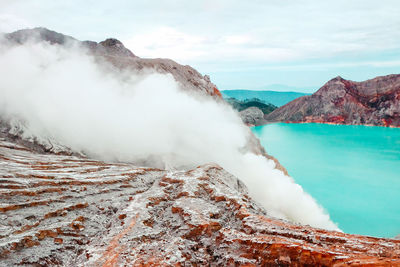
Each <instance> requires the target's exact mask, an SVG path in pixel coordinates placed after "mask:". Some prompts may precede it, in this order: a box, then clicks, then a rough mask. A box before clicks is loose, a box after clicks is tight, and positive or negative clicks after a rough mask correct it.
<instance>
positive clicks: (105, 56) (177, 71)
mask: <svg viewBox="0 0 400 267" xmlns="http://www.w3.org/2000/svg"><path fill="white" fill-rule="evenodd" d="M5 38H6V39H7V40H9V41H11V42H13V43H16V44H24V43H27V42H28V41H31V42H35V41H36V42H37V41H45V42H49V43H51V44H58V45H63V46H73V45H77V46H80V47H83V48H86V49H88V50H89V51H90V53H92V54H93V55H95V56H96V57H97V59H98V60H100V61H104V60H106V61H107V62H110V63H111V64H113V65H114V66H115V67H117V68H119V69H124V70H131V71H134V72H136V73H138V72H140V71H149V70H150V71H156V72H159V73H170V74H171V75H172V76H173V77H174V78H175V80H176V81H177V82H178V83H180V84H181V85H182V88H185V89H188V90H191V91H192V92H202V93H205V94H207V95H211V96H214V97H216V98H222V96H221V93H220V92H219V90H218V89H217V86H216V85H215V84H213V83H212V82H211V81H210V77H209V76H208V75H204V76H203V75H201V74H200V73H199V72H198V71H196V70H195V69H193V68H192V67H190V66H188V65H185V66H183V65H180V64H178V63H176V62H175V61H173V60H171V59H163V58H155V59H149V58H140V57H137V56H136V55H134V54H133V53H132V52H131V51H130V50H129V49H127V48H126V47H125V46H124V45H123V44H122V43H121V42H120V41H119V40H117V39H113V38H110V39H107V40H105V41H102V42H100V43H97V42H93V41H78V40H77V39H75V38H73V37H71V36H67V35H64V34H61V33H58V32H55V31H51V30H48V29H46V28H34V29H24V30H19V31H16V32H12V33H8V34H6V35H5Z"/></svg>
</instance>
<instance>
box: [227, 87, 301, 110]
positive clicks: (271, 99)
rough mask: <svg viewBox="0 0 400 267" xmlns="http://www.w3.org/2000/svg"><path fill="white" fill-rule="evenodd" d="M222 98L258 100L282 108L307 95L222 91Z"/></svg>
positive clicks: (297, 93)
mask: <svg viewBox="0 0 400 267" xmlns="http://www.w3.org/2000/svg"><path fill="white" fill-rule="evenodd" d="M221 93H222V96H223V97H224V98H229V97H233V98H236V99H238V100H246V99H252V98H258V99H260V100H262V101H264V102H267V103H271V104H273V105H275V106H278V107H280V106H283V105H285V104H287V103H289V102H290V101H292V100H294V99H296V98H298V97H301V96H305V95H308V94H306V93H299V92H277V91H256V90H223V91H221Z"/></svg>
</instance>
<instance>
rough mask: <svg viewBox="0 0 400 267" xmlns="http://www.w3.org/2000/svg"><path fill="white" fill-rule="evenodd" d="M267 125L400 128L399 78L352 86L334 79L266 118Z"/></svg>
mask: <svg viewBox="0 0 400 267" xmlns="http://www.w3.org/2000/svg"><path fill="white" fill-rule="evenodd" d="M266 120H268V121H288V122H320V123H337V124H366V125H378V126H393V127H399V126H400V75H388V76H382V77H376V78H374V79H371V80H367V81H364V82H353V81H349V80H345V79H343V78H341V77H336V78H334V79H332V80H330V81H329V82H327V83H326V84H325V85H324V86H323V87H321V88H320V89H319V90H318V91H317V92H316V93H314V94H313V95H311V96H303V97H300V98H297V99H295V100H293V101H292V102H290V103H288V104H286V105H285V106H282V107H280V108H279V109H277V110H275V111H273V112H272V113H270V114H268V115H267V116H266Z"/></svg>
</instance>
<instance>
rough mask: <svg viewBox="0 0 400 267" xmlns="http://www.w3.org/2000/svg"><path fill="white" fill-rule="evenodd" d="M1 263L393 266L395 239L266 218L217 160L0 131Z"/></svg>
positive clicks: (399, 249)
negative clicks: (51, 147) (133, 154)
mask: <svg viewBox="0 0 400 267" xmlns="http://www.w3.org/2000/svg"><path fill="white" fill-rule="evenodd" d="M0 199H1V204H0V266H55V265H61V266H141V265H145V264H151V265H163V266H170V265H176V266H181V265H198V266H209V265H212V266H226V265H236V266H266V265H268V266H271V265H279V266H332V265H335V266H345V265H346V266H347V265H351V266H366V265H369V266H371V265H379V266H396V265H400V240H397V241H396V240H391V239H379V238H372V237H364V236H355V235H349V234H343V233H340V232H329V231H324V230H320V229H315V228H311V227H308V226H299V225H294V224H290V223H288V222H285V221H282V220H278V219H274V218H271V217H269V216H268V215H267V213H266V211H265V210H264V209H263V208H261V207H260V206H259V205H257V203H255V202H254V201H253V200H252V199H251V198H250V197H249V196H248V195H247V191H246V187H245V185H243V184H242V183H241V182H240V181H239V180H238V179H237V178H235V177H234V176H232V175H230V174H229V173H227V172H226V171H224V170H223V169H222V168H221V167H219V166H217V165H212V164H211V165H204V166H199V167H197V168H195V169H192V170H188V171H165V170H159V169H152V168H139V167H136V166H133V165H131V164H116V163H106V162H101V161H96V160H91V159H88V158H84V157H77V156H65V155H55V154H40V153H37V152H35V151H33V150H32V149H30V148H27V147H25V146H21V145H17V144H15V143H12V142H8V141H5V140H4V139H0Z"/></svg>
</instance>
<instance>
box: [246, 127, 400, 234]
mask: <svg viewBox="0 0 400 267" xmlns="http://www.w3.org/2000/svg"><path fill="white" fill-rule="evenodd" d="M252 130H253V132H254V133H255V134H256V135H257V136H258V137H259V138H260V140H261V143H262V145H263V146H264V147H265V148H266V150H267V152H268V153H269V154H271V155H273V156H275V157H276V158H277V159H278V160H279V161H280V162H281V163H282V165H283V166H285V167H286V169H287V170H288V172H289V174H290V175H291V176H292V177H293V178H294V179H295V181H296V182H297V183H298V184H300V185H302V186H303V188H304V190H305V191H307V192H308V193H310V194H311V195H312V196H313V197H314V198H315V199H316V200H317V201H318V202H319V203H320V204H321V205H322V206H323V207H324V208H325V209H326V210H327V211H328V212H329V214H330V216H331V219H332V220H333V221H334V222H336V223H337V224H338V225H339V227H340V228H341V229H342V230H343V231H344V232H346V233H352V234H362V235H371V236H377V237H394V236H396V235H399V234H400V129H393V128H384V127H368V126H345V125H327V124H314V123H307V124H285V123H276V124H269V125H264V126H258V127H253V128H252Z"/></svg>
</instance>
